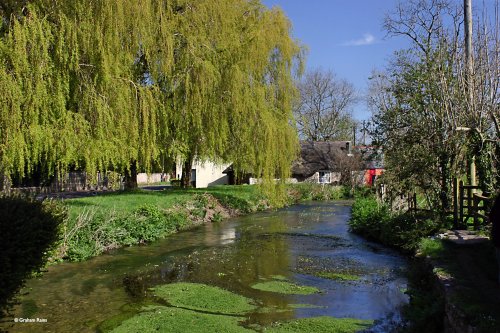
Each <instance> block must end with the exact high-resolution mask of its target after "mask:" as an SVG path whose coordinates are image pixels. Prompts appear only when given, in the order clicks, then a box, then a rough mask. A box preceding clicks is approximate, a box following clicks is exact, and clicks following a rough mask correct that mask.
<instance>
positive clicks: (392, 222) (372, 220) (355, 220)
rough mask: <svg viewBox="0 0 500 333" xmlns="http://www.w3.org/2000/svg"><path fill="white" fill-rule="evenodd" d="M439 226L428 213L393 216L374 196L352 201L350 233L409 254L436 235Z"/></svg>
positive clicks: (434, 217) (437, 221) (435, 218)
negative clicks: (423, 239)
mask: <svg viewBox="0 0 500 333" xmlns="http://www.w3.org/2000/svg"><path fill="white" fill-rule="evenodd" d="M441 225H442V224H441V222H440V219H439V217H438V216H434V215H432V214H429V213H426V214H424V213H412V212H404V213H400V214H392V213H391V212H390V210H389V207H388V206H387V205H384V204H381V203H378V202H377V200H376V199H375V197H374V196H373V195H372V196H368V197H365V198H358V199H357V200H356V201H355V202H354V204H353V206H352V214H351V219H350V221H349V226H350V229H351V231H353V232H355V233H358V234H361V235H362V236H364V237H366V238H369V239H371V240H375V241H378V242H380V243H382V244H385V245H388V246H391V247H396V248H399V249H402V250H404V251H409V252H411V251H414V250H415V249H416V248H417V247H418V244H419V242H420V240H421V239H422V238H423V237H427V236H429V235H432V234H434V233H435V232H437V231H438V230H439V228H440V227H441Z"/></svg>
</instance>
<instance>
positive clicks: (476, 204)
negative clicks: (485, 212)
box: [472, 193, 481, 230]
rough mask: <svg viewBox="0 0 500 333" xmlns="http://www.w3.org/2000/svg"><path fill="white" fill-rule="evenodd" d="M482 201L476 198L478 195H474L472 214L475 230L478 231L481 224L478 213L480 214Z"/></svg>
mask: <svg viewBox="0 0 500 333" xmlns="http://www.w3.org/2000/svg"><path fill="white" fill-rule="evenodd" d="M480 201H481V199H480V198H479V197H477V196H476V193H472V206H473V208H472V210H473V212H472V214H473V215H474V227H473V228H474V230H477V229H478V224H479V223H478V222H479V219H478V216H477V215H478V213H479V202H480Z"/></svg>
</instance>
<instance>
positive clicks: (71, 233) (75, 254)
mask: <svg viewBox="0 0 500 333" xmlns="http://www.w3.org/2000/svg"><path fill="white" fill-rule="evenodd" d="M68 223H70V222H69V221H67V224H68ZM188 224H189V220H188V218H187V216H186V215H185V214H183V213H178V212H166V211H161V210H160V209H159V208H158V207H157V206H154V205H151V204H144V205H142V206H140V207H139V208H137V209H136V210H135V211H134V212H133V213H132V214H122V215H118V214H116V213H114V212H111V213H110V214H109V216H107V217H104V216H102V215H97V214H95V212H89V211H84V212H83V213H81V214H80V215H79V216H78V217H77V219H76V221H72V222H71V225H66V228H65V230H66V231H65V241H66V249H65V251H63V252H66V258H67V259H69V260H71V261H81V260H86V259H88V258H91V257H93V256H96V255H99V254H101V253H103V252H105V251H107V250H110V249H113V248H117V247H120V246H131V245H135V244H140V243H146V242H152V241H155V240H157V239H159V238H162V237H165V236H167V235H169V234H171V233H173V232H175V231H178V230H182V229H184V228H186V226H187V225H188Z"/></svg>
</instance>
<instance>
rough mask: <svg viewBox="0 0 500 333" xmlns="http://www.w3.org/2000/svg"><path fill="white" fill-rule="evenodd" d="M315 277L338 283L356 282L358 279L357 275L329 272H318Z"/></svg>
mask: <svg viewBox="0 0 500 333" xmlns="http://www.w3.org/2000/svg"><path fill="white" fill-rule="evenodd" d="M316 276H319V277H321V278H324V279H330V280H340V281H358V280H359V279H360V277H359V276H358V275H352V274H344V273H331V272H320V273H317V274H316Z"/></svg>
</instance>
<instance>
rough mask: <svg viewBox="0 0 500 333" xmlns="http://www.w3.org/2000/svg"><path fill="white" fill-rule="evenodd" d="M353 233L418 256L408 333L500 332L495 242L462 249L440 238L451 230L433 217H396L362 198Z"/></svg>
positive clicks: (410, 275)
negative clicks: (446, 231) (443, 232)
mask: <svg viewBox="0 0 500 333" xmlns="http://www.w3.org/2000/svg"><path fill="white" fill-rule="evenodd" d="M349 224H350V228H351V231H353V232H356V233H358V234H360V235H362V236H364V237H366V238H367V239H370V240H373V241H377V242H380V243H383V244H385V245H387V246H390V247H393V248H396V249H398V250H400V251H402V252H404V253H406V254H408V255H411V256H412V257H413V260H411V266H410V269H409V272H408V280H409V288H408V291H407V293H408V294H409V296H410V304H409V305H408V306H407V307H406V308H405V309H404V316H405V318H406V320H407V326H406V328H405V332H485V333H486V332H499V331H500V300H499V298H498V293H499V292H500V288H499V286H498V284H497V282H496V279H497V271H496V264H495V255H494V248H493V246H492V244H490V243H489V242H486V243H482V244H472V245H456V244H453V243H451V242H450V241H447V240H444V239H440V238H439V237H436V236H435V235H438V234H439V233H440V231H443V230H444V229H447V228H450V227H451V225H450V221H448V220H447V219H446V218H445V217H442V216H439V215H436V214H431V213H422V212H419V213H413V212H391V210H390V209H389V207H388V206H386V205H384V204H383V203H379V202H377V200H376V198H375V197H374V196H370V195H369V196H367V197H363V198H357V199H356V201H355V202H354V204H353V206H352V216H351V220H350V222H349Z"/></svg>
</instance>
